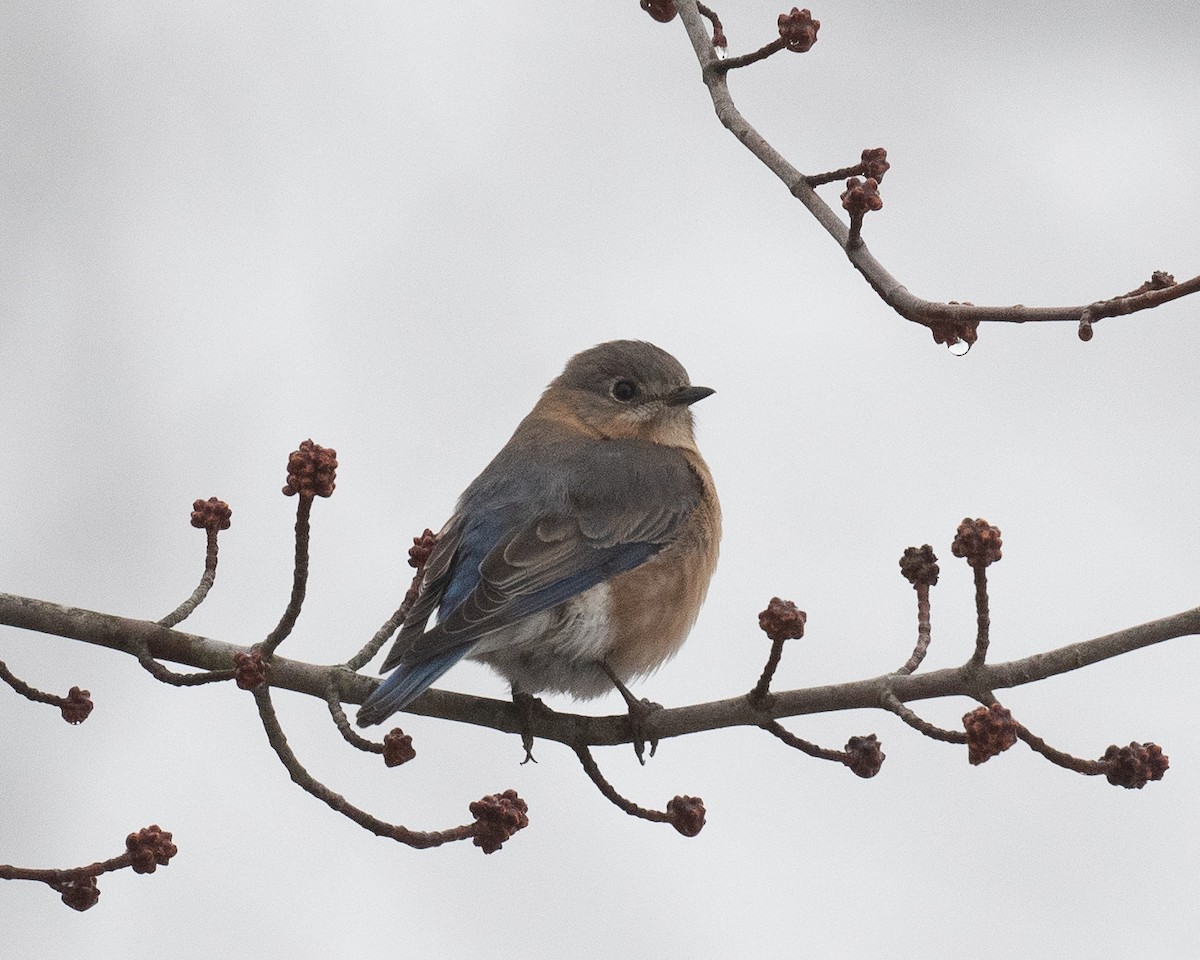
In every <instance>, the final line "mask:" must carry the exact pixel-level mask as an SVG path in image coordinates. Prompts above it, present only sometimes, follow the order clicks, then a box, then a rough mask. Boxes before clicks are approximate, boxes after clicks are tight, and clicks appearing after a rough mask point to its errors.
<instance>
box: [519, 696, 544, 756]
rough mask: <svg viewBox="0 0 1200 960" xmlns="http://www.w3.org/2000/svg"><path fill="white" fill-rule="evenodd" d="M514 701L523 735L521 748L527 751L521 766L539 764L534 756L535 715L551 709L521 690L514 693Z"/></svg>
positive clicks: (520, 730)
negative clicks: (530, 763) (530, 762)
mask: <svg viewBox="0 0 1200 960" xmlns="http://www.w3.org/2000/svg"><path fill="white" fill-rule="evenodd" d="M512 699H513V707H515V708H516V711H517V730H518V731H519V732H520V734H521V746H522V747H524V749H525V759H524V760H522V761H521V766H524V765H525V764H527V763H529V761H531V760H532V761H533V762H534V763H537V759H536V758H535V757H534V755H533V716H534V714H535V713H539V712H549V711H550V708H549V707H547V706H546V705H545V704H544V703H542V701H541V700H539V699H538V698H537V697H535V696H532V695H530V694H528V693H522V692H520V691H519V690H514V691H513V695H512Z"/></svg>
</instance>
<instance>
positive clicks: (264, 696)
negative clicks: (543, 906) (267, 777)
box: [252, 664, 490, 852]
mask: <svg viewBox="0 0 1200 960" xmlns="http://www.w3.org/2000/svg"><path fill="white" fill-rule="evenodd" d="M274 668H275V664H272V672H273V671H274ZM252 692H253V694H254V702H255V704H256V705H257V706H258V715H259V717H260V719H261V720H262V725H263V729H264V730H265V731H266V733H267V740H268V742H269V743H270V744H271V747H272V749H273V750H274V751H275V754H276V755H277V756H278V757H279V760H280V762H281V763H283V765H284V767H285V768H286V769H287V772H288V774H289V775H290V776H291V778H292V782H293V783H295V784H296V786H298V787H300V788H301V789H302V790H304V791H305V792H306V793H310V794H312V796H314V797H316V798H317V799H318V800H320V801H321V802H322V803H324V804H325V805H326V806H328V807H329V808H330V809H331V810H333V811H335V812H336V813H340V814H341V815H342V816H344V817H346V818H347V819H349V820H352V821H353V822H354V823H357V824H358V825H359V826H360V827H362V828H363V829H364V830H369V831H370V832H371V833H373V834H375V835H376V836H380V837H387V838H388V839H390V840H396V841H397V842H399V843H403V844H406V845H407V846H410V847H415V848H417V849H418V850H425V849H428V848H429V847H440V846H441V845H442V844H443V843H451V842H454V841H456V840H469V839H471V838H475V837H476V827H477V824H478V823H479V821H478V820H477V821H476V822H475V823H469V824H465V825H463V826H460V827H453V828H451V829H449V830H434V831H418V830H410V829H408V828H407V827H404V826H401V825H400V824H395V823H388V822H386V821H384V820H380V819H379V818H378V817H376V816H373V815H372V814H370V813H367V811H365V810H363V809H361V808H360V807H356V806H355V805H354V804H352V803H351V802H350V801H349V800H347V799H346V798H345V797H343V796H342V795H341V794H339V793H335V792H334V791H333V790H330V789H329V788H328V787H327V786H325V784H323V783H321V782H320V781H319V780H317V779H316V778H315V777H314V776H313V775H312V774H310V773H309V772H308V770H306V769H305V768H304V765H303V764H302V763H301V762H300V760H299V758H298V757H297V756H296V754H295V752H293V750H292V748H291V747H290V746H289V745H288V742H287V736H286V735H285V734H284V732H283V727H281V726H280V724H279V718H278V716H277V715H276V713H275V706H274V704H272V702H271V688H270V686H268V685H267V684H265V683H264V684H262V685H261V686H259V687H256V688H255V689H254V690H253V691H252ZM489 852H490V851H489Z"/></svg>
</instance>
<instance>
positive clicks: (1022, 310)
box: [675, 0, 1200, 342]
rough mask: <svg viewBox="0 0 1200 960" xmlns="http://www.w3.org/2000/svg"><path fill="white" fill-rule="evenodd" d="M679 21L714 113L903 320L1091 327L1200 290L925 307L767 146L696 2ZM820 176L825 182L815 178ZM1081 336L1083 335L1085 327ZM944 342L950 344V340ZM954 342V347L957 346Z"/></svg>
mask: <svg viewBox="0 0 1200 960" xmlns="http://www.w3.org/2000/svg"><path fill="white" fill-rule="evenodd" d="M675 6H676V7H677V9H678V12H679V18H680V20H681V21H682V23H683V25H684V28H685V29H686V30H687V34H688V38H689V39H690V40H691V43H692V48H693V50H694V51H695V54H696V59H697V60H698V61H699V63H700V67H701V70H702V76H703V81H704V84H705V86H707V88H708V92H709V95H710V97H711V98H712V102H713V108H714V110H715V111H716V114H717V117H718V118H719V119H720V121H721V123H722V124H723V125H724V126H725V127H726V129H728V130H729V132H730V133H732V134H733V135H734V136H735V137H737V138H738V140H740V141H741V142H742V144H743V145H744V146H745V147H746V149H747V150H749V151H750V152H751V153H752V154H753V155H754V156H755V157H757V158H758V159H759V160H760V161H761V162H762V163H763V164H764V165H765V166H766V167H767V169H769V170H770V171H771V172H772V173H774V174H775V176H777V177H778V178H779V179H780V180H781V181H782V182H783V184H784V186H786V187H787V188H788V190H789V191H790V192H791V194H792V196H794V197H795V198H796V199H797V200H799V201H800V202H801V203H802V204H803V205H804V206H805V208H807V210H808V211H809V213H810V214H812V216H813V217H814V218H815V219H816V221H817V222H818V223H819V224H820V225H821V226H822V227H824V228H825V230H826V232H827V233H828V234H829V235H830V236H831V237H832V238H833V239H834V241H835V242H836V243H837V244H838V245H839V246H840V247H841V248H842V249H843V250H844V251H845V252H846V256H847V257H848V259H849V260H850V262H851V264H853V265H854V267H855V268H856V269H857V270H858V271H859V273H861V274H862V276H863V278H864V279H865V280H866V281H867V283H868V284H869V285H870V286H871V289H872V290H874V291H875V293H876V294H877V295H878V296H879V297H880V299H882V300H883V301H884V303H886V304H887V305H888V306H889V307H891V308H892V309H893V310H895V311H896V312H897V313H898V314H900V316H902V317H904V318H905V319H906V320H911V321H912V322H914V323H919V324H921V325H923V326H926V327H929V328H930V329H931V330H934V329H935V326H936V325H938V324H941V325H942V327H943V329H945V327H946V326H947V325H949V326H950V327H951V328H952V329H969V328H970V327H972V326H974V325H977V324H978V323H980V322H984V321H987V322H999V323H1030V322H1041V323H1045V322H1052V321H1068V322H1071V323H1080V322H1081V321H1082V320H1084V319H1086V320H1087V327H1088V329H1089V331H1090V328H1091V324H1092V323H1094V322H1095V321H1096V320H1099V319H1101V318H1103V317H1114V316H1122V315H1126V314H1131V313H1135V312H1137V311H1139V310H1148V309H1152V308H1154V307H1158V306H1161V305H1162V304H1164V303H1168V302H1170V301H1171V300H1175V299H1177V298H1179V297H1183V296H1187V295H1189V294H1192V293H1196V292H1197V291H1200V275H1198V276H1195V277H1192V278H1190V279H1188V280H1184V281H1182V282H1180V283H1175V284H1171V285H1169V286H1164V287H1159V288H1155V289H1149V290H1146V291H1145V292H1142V293H1137V294H1133V295H1125V296H1118V297H1114V298H1111V299H1100V300H1096V301H1095V302H1093V303H1090V304H1078V305H1074V306H1061V307H1027V306H1025V305H1024V304H1014V305H1011V306H977V305H975V304H971V303H955V302H945V303H943V302H939V301H934V300H925V299H922V298H921V297H918V296H916V295H914V294H912V293H910V292H909V291H908V289H907V288H906V287H905V286H904V285H903V284H902V283H900V281H899V280H897V279H896V278H895V277H894V276H893V275H892V274H891V273H890V272H889V271H888V270H887V269H886V268H885V267H884V266H883V264H882V263H880V262H879V261H878V260H877V259H876V258H875V257H874V255H873V254H872V253H871V252H870V250H869V249H868V248H867V245H866V244H865V243H862V242H861V241H859V242H854V241H855V240H856V239H857V238H855V237H852V235H851V231H850V228H849V227H848V226H847V225H846V223H844V222H843V221H842V219H841V217H840V216H838V214H837V213H836V212H835V211H834V210H833V209H832V208H831V207H830V206H829V205H828V204H827V203H826V202H825V201H824V200H822V199H821V197H820V196H819V195H818V194H817V192H816V190H815V189H814V188H813V184H812V182H810V179H809V177H808V176H806V175H805V174H803V173H801V172H800V171H799V170H798V169H797V168H796V167H795V166H793V165H792V164H791V163H790V162H789V161H788V160H787V159H786V158H785V157H784V156H783V155H782V154H781V153H779V151H777V150H776V149H775V148H774V147H772V146H771V144H770V143H768V142H767V141H766V140H765V139H764V138H763V137H762V135H761V134H759V132H758V131H757V130H755V128H754V127H753V126H751V124H750V123H749V121H747V120H746V118H745V117H744V116H743V115H742V114H741V112H740V111H739V110H738V109H737V107H736V105H735V104H734V102H733V98H732V96H731V95H730V93H729V79H728V67H727V66H722V64H723V63H728V62H729V61H722V60H721V59H720V58H719V57H718V56H717V52H716V49H715V48H714V47H713V44H712V41H711V40H710V39H709V36H708V31H707V30H706V28H705V26H704V20H703V18H702V16H701V14H700V12H699V10H698V9H697V7H696V3H695V0H677V2H676V4H675ZM815 177H818V178H819V177H820V175H815ZM1081 334H1082V328H1081ZM943 342H944V341H943ZM952 342H953V341H952Z"/></svg>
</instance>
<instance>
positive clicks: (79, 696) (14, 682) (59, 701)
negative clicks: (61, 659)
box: [0, 660, 92, 724]
mask: <svg viewBox="0 0 1200 960" xmlns="http://www.w3.org/2000/svg"><path fill="white" fill-rule="evenodd" d="M0 680H3V681H4V682H5V683H7V684H8V685H9V686H10V687H12V688H13V690H14V691H15V692H16V693H19V694H20V695H21V696H23V697H24V698H25V699H26V700H31V701H33V702H34V703H45V704H48V705H49V706H52V707H58V709H59V710H60V711H62V716H63V719H64V720H66V721H67V723H72V724H75V723H83V721H84V720H86V719H87V718H88V715H89V714H90V713H91V712H92V700H91V694H90V693H89V692H88V691H87V690H81V689H80V688H79V687H72V688H71V689H70V690H69V691H68V692H67V695H66V696H65V697H60V696H58V695H56V694H53V693H46V692H45V691H44V690H39V689H38V688H37V687H31V686H30V685H29V684H27V683H26V682H25V681H24V680H22V679H21V678H20V677H18V676H17V675H16V674H15V673H13V672H12V671H11V670H9V669H8V664H6V663H5V662H4V661H3V660H0Z"/></svg>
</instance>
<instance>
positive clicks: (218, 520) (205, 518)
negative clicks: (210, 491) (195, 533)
mask: <svg viewBox="0 0 1200 960" xmlns="http://www.w3.org/2000/svg"><path fill="white" fill-rule="evenodd" d="M232 516H233V511H232V510H230V509H229V504H227V503H226V502H225V501H224V500H218V499H217V498H216V497H209V498H208V499H207V500H197V501H195V502H194V503H193V504H192V526H193V527H197V528H198V529H200V530H228V529H229V524H230V522H231V521H230V517H232Z"/></svg>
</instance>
